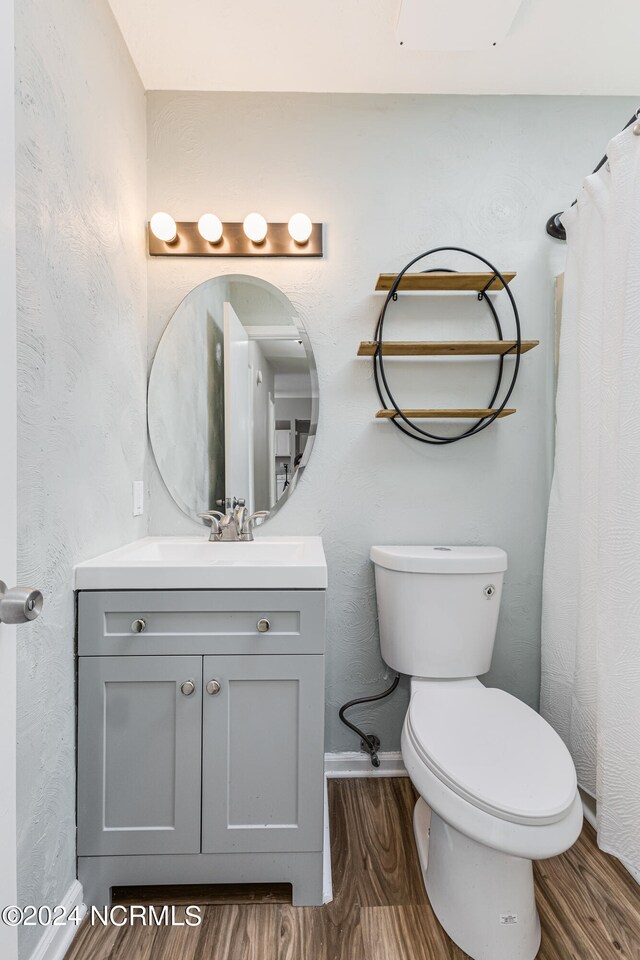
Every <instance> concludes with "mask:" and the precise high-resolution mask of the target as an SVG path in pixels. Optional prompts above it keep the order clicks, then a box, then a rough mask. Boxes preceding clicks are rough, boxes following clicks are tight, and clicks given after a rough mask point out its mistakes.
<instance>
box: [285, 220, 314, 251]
mask: <svg viewBox="0 0 640 960" xmlns="http://www.w3.org/2000/svg"><path fill="white" fill-rule="evenodd" d="M288 228H289V236H290V237H291V238H292V239H293V240H295V242H296V243H299V244H301V245H302V244H303V243H308V241H309V237H310V236H311V232H312V230H313V224H312V223H311V220H310V219H309V217H308V216H307V215H306V213H294V215H293V216H292V217H291V219H290V220H289V223H288Z"/></svg>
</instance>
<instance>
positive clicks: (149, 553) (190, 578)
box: [75, 537, 327, 590]
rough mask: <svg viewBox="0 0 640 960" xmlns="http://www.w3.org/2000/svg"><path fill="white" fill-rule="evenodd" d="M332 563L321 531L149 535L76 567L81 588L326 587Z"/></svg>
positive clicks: (257, 588) (285, 588)
mask: <svg viewBox="0 0 640 960" xmlns="http://www.w3.org/2000/svg"><path fill="white" fill-rule="evenodd" d="M326 586H327V563H326V560H325V557H324V550H323V549H322V540H321V539H320V537H260V538H258V539H256V540H254V541H253V542H251V543H209V541H208V540H207V539H206V538H205V537H145V538H144V540H136V541H134V543H128V544H126V546H124V547H119V548H118V549H117V550H112V551H111V552H110V553H103V554H102V555H101V556H99V557H96V558H95V559H94V560H87V561H85V562H84V563H79V564H78V565H77V566H76V568H75V589H76V590H206V589H210V590H219V589H224V590H240V589H245V590H277V589H280V590H287V589H288V590H302V589H307V590H321V589H325V588H326Z"/></svg>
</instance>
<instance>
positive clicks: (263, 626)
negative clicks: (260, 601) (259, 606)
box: [256, 617, 271, 633]
mask: <svg viewBox="0 0 640 960" xmlns="http://www.w3.org/2000/svg"><path fill="white" fill-rule="evenodd" d="M256 626H257V628H258V632H259V633H267V631H268V630H271V624H270V623H269V621H268V620H267V618H266V617H262V618H261V619H260V620H258V622H257V624H256Z"/></svg>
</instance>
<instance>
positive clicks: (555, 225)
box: [547, 107, 640, 240]
mask: <svg viewBox="0 0 640 960" xmlns="http://www.w3.org/2000/svg"><path fill="white" fill-rule="evenodd" d="M638 118H640V107H639V108H638V109H637V110H636V112H635V113H634V115H633V116H632V117H631V119H630V120H629V121H628V123H625V125H624V127H623V128H622V129H623V130H626V129H627V127H630V126H631V124H632V123H636V121H637V120H638ZM633 132H634V133H637V134H638V136H640V124H638V130H637V131H636V130H634V131H633ZM608 159H609V158H608V157H607V155H606V153H605V155H604V157H603V158H602V160H601V161H600V163H599V164H598V165H597V166H596V168H595V170H594V171H593V173H597V172H598V170H599V169H600V167H603V166H604V165H605V163H606V162H607V160H608ZM592 176H593V174H592ZM577 202H578V201H577V200H574V201H573V203H572V204H571V206H572V207H573V206H575V204H576V203H577ZM563 212H564V211H562V210H560V211H559V212H558V213H554V214H553V215H552V216H550V217H549V219H548V220H547V233H548V234H549V236H550V237H553V238H554V240H566V239H567V232H566V230H565V229H564V227H563V226H562V223H561V221H560V217H561V216H562V214H563Z"/></svg>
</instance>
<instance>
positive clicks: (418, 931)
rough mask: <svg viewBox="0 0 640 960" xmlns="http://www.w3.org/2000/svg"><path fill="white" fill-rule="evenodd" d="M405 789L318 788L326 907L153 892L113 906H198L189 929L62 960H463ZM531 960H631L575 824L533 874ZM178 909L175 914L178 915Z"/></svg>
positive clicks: (165, 930)
mask: <svg viewBox="0 0 640 960" xmlns="http://www.w3.org/2000/svg"><path fill="white" fill-rule="evenodd" d="M415 799H416V795H415V792H414V790H413V787H412V785H411V783H410V781H409V780H407V779H401V778H399V779H365V780H333V781H331V782H330V784H329V802H330V816H331V839H332V858H333V860H332V862H333V883H334V900H333V903H330V904H327V905H326V906H324V907H298V908H296V907H292V906H291V902H290V901H291V898H290V889H289V888H288V887H286V886H273V887H254V888H251V887H233V888H229V887H225V888H219V887H190V888H184V887H176V888H169V887H162V888H158V887H157V888H152V887H148V888H140V887H138V888H130V889H128V890H125V889H122V890H118V891H114V894H115V896H114V902H116V901H117V902H119V903H154V904H165V903H169V904H177V905H178V908H179V909H184V906H185V905H187V904H190V903H200V904H206V906H204V907H203V922H202V924H201V925H200V926H199V927H155V928H154V927H148V926H143V925H142V924H141V923H138V922H135V923H134V924H133V925H131V926H127V927H120V928H116V927H109V928H103V927H101V926H94V927H91V926H90V925H89V924H88V923H86V921H85V923H83V925H82V927H81V928H80V930H79V932H78V935H77V937H76V939H75V940H74V942H73V944H72V946H71V948H70V950H69V952H68V953H67V957H66V960H464V958H465V957H466V954H465V953H463V952H462V951H461V950H460V949H459V948H458V947H456V946H455V945H454V944H453V943H452V942H451V941H450V940H449V938H448V937H447V936H446V934H445V933H444V932H443V931H442V929H441V927H440V926H439V924H438V922H437V920H436V919H435V917H434V915H433V912H432V910H431V907H430V906H429V902H428V900H427V897H426V894H425V891H424V887H423V884H422V879H421V876H420V868H419V866H418V861H417V857H416V853H415V847H414V841H413V833H412V820H411V817H412V812H413V805H414V803H415ZM535 873H536V890H537V898H538V908H539V911H540V919H541V922H542V945H541V948H540V953H539V955H538V956H539V960H609V958H614V957H615V958H617V960H619V958H633V960H640V889H639V888H638V886H637V885H636V883H635V881H634V880H633V879H632V878H631V877H630V876H629V874H628V873H627V872H626V871H625V870H624V868H623V867H622V866H621V865H620V864H619V863H618V861H617V860H615V859H614V858H613V857H609V856H607V855H606V854H604V853H602V852H601V851H600V850H598V848H597V846H596V843H595V836H594V832H593V830H592V829H591V827H589V826H588V825H585V828H584V830H583V833H582V836H581V837H580V839H579V840H578V842H577V844H576V845H575V846H574V847H573V848H572V849H571V850H569V851H568V852H567V853H565V854H563V856H561V857H556V858H554V859H553V860H545V861H543V862H541V863H539V864H537V865H536V868H535ZM180 905H182V906H180Z"/></svg>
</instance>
